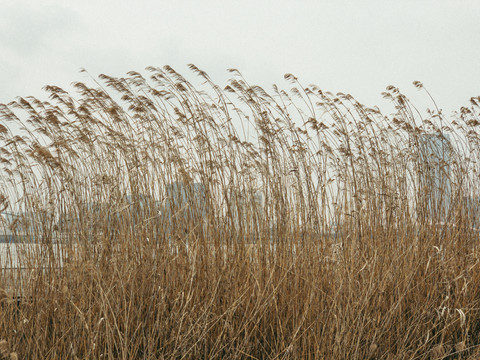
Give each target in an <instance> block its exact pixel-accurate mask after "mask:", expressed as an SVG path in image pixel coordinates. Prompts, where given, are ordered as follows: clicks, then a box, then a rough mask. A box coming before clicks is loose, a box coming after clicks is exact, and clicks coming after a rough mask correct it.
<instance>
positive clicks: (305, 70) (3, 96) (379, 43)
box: [0, 0, 480, 114]
mask: <svg viewBox="0 0 480 360" xmlns="http://www.w3.org/2000/svg"><path fill="white" fill-rule="evenodd" d="M188 63H194V64H196V65H197V66H198V67H200V68H201V69H203V70H205V71H207V73H209V75H210V76H211V77H212V79H213V80H214V81H216V82H217V83H218V84H219V85H226V79H227V78H229V76H230V74H229V73H228V72H227V71H226V69H227V68H238V69H239V70H240V71H241V72H242V74H243V75H244V76H245V77H246V79H247V80H248V81H249V82H250V83H255V84H259V85H261V86H264V87H265V88H266V90H270V89H271V85H272V84H273V83H276V84H278V85H280V87H284V88H288V87H289V84H288V83H287V82H286V81H285V80H284V79H283V74H285V73H287V72H288V73H293V74H295V75H296V76H297V77H299V79H300V81H301V82H302V83H303V84H304V85H308V84H312V83H314V84H317V85H318V86H320V88H322V89H323V90H328V91H332V92H338V91H342V92H344V93H350V94H352V95H353V96H355V97H356V98H357V99H358V100H360V101H361V102H363V103H365V104H366V105H369V106H373V105H379V106H380V108H384V106H385V104H387V102H386V101H385V100H383V99H382V97H381V95H380V93H381V92H382V91H384V89H385V87H386V86H387V85H395V86H398V87H399V88H400V90H401V91H403V92H404V93H406V95H407V96H408V97H410V98H411V99H412V100H413V101H414V102H415V103H416V104H419V106H420V107H421V108H422V107H427V106H429V107H433V106H432V105H431V104H430V103H429V102H428V101H427V99H426V95H425V94H423V93H419V92H417V90H416V89H415V88H414V87H413V85H412V81H414V80H419V81H422V82H423V83H424V85H425V86H426V88H427V89H428V90H429V91H430V92H431V93H432V95H433V97H434V98H435V100H436V101H437V103H438V104H439V106H440V107H441V108H443V109H444V112H446V113H447V114H449V113H451V111H453V110H455V109H458V108H459V107H460V106H464V105H468V100H469V98H470V97H472V96H479V95H480V1H479V0H448V1H447V0H433V1H422V0H401V1H398V0H395V1H390V0H354V1H339V0H329V1H318V0H317V1H301V0H297V1H284V0H275V1H264V0H256V1H250V0H242V1H231V0H223V1H213V0H201V1H200V0H196V1H193V0H192V1H186V0H169V1H162V0H157V1H146V0H141V1H138V0H137V1H128V2H127V1H123V2H122V1H119V0H116V1H110V0H96V1H90V0H88V1H81V0H77V1H74V2H73V1H68V0H62V1H55V0H50V1H44V0H37V1H32V2H26V1H18V0H12V1H10V0H8V1H5V0H0V103H6V102H9V101H11V100H13V99H14V98H15V97H16V96H28V95H35V96H40V97H41V98H43V99H44V98H45V97H46V96H45V95H44V94H43V93H42V91H41V88H42V87H43V86H44V85H46V84H52V85H59V86H61V87H63V88H65V89H66V90H71V88H70V87H69V84H70V83H71V82H73V81H85V80H86V75H85V74H80V73H79V69H80V68H82V67H84V68H86V69H87V70H88V71H89V73H90V74H92V75H98V74H100V73H106V74H108V75H113V76H122V75H124V74H125V73H126V72H127V71H129V70H136V71H139V72H142V73H144V74H146V72H145V71H144V68H145V67H147V66H149V65H152V66H163V65H165V64H169V65H171V66H172V67H173V68H175V69H176V70H177V71H179V72H180V73H182V74H183V75H185V76H187V75H189V70H188V68H187V66H186V65H187V64H188ZM194 76H195V75H193V74H192V75H191V77H190V76H187V77H190V78H191V79H193V78H194ZM387 107H388V106H387Z"/></svg>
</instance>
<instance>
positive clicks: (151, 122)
mask: <svg viewBox="0 0 480 360" xmlns="http://www.w3.org/2000/svg"><path fill="white" fill-rule="evenodd" d="M191 69H192V71H193V72H194V73H196V74H197V75H198V76H199V79H201V81H202V83H201V84H200V85H198V86H194V85H193V84H192V83H191V82H190V81H187V80H186V79H185V78H184V77H183V76H182V75H180V74H178V73H177V72H175V71H174V70H173V69H172V68H170V67H168V66H167V67H165V68H164V69H159V68H149V69H148V71H149V74H150V76H149V78H148V79H146V78H144V77H143V76H142V75H141V74H139V73H136V72H130V73H129V74H128V76H127V77H126V78H120V79H118V78H113V77H109V76H106V75H101V76H100V82H98V83H96V85H95V87H89V86H87V85H85V84H83V83H76V84H75V89H76V91H77V95H76V96H71V95H70V94H68V93H67V92H65V91H64V90H62V89H60V88H58V87H54V86H47V87H46V91H47V92H48V93H49V97H50V100H49V102H46V101H41V100H38V99H35V98H26V99H23V98H19V99H17V100H16V101H14V102H12V103H10V104H7V105H0V144H1V146H0V162H1V163H2V166H3V169H2V176H1V182H0V192H1V193H2V194H1V196H0V206H1V207H2V209H3V211H4V212H11V213H15V214H20V213H23V216H19V217H18V218H16V219H13V220H11V221H9V222H7V221H5V222H4V225H2V226H3V228H4V233H8V234H12V236H13V237H14V238H16V239H17V240H23V241H25V240H28V239H30V241H34V242H36V243H38V244H39V246H37V247H35V248H34V249H36V250H33V251H25V252H22V253H21V254H20V255H18V257H19V258H18V261H19V264H20V266H21V267H22V268H23V269H17V270H14V271H12V270H11V269H10V270H9V269H7V268H8V267H9V265H8V262H5V260H4V259H5V258H2V261H3V262H2V264H1V266H3V267H4V271H3V272H2V277H1V278H0V280H1V286H0V287H1V288H2V290H0V303H1V311H0V339H4V340H2V341H1V342H0V354H1V356H3V358H8V357H10V359H16V358H20V359H23V358H28V359H70V358H71V359H100V358H108V359H116V358H119V359H135V358H142V359H199V358H204V359H220V358H229V359H230V358H232V359H233V358H235V359H243V358H245V359H368V358H372V359H373V358H375V359H440V358H449V359H455V358H465V359H467V358H469V359H475V358H480V348H478V345H479V344H480V331H479V329H480V311H479V310H480V272H479V265H478V264H479V253H478V240H479V232H478V229H477V227H478V222H477V219H478V217H477V214H478V205H479V204H478V201H477V200H474V201H472V200H471V199H475V197H476V196H477V195H478V194H479V191H478V188H479V182H478V173H479V170H480V169H479V165H478V160H479V159H478V158H479V155H480V153H479V151H478V149H479V145H480V143H479V139H480V138H479V132H478V125H479V124H480V120H479V115H480V98H472V99H471V103H470V105H469V106H468V107H464V108H462V109H461V110H460V111H459V112H458V113H456V114H455V116H454V117H453V118H448V117H446V116H445V115H443V114H442V113H441V112H440V111H439V110H438V109H436V110H432V111H429V113H428V117H427V118H422V116H421V115H420V114H419V113H418V112H417V111H416V109H415V108H414V106H413V105H412V104H411V103H410V102H409V101H408V99H407V98H406V97H405V96H404V95H402V94H401V93H400V92H399V91H398V89H396V88H395V87H388V88H387V91H386V92H385V93H384V96H385V97H386V98H388V99H390V100H391V101H392V102H393V103H394V104H395V107H396V113H395V114H393V115H390V116H384V115H383V114H382V113H381V112H380V111H379V110H378V109H377V108H368V107H366V106H364V105H362V104H360V103H358V102H357V101H356V100H355V99H354V98H353V97H352V96H350V95H348V94H347V95H346V94H337V95H334V94H331V93H328V92H323V91H321V90H320V89H319V88H318V87H316V86H313V85H312V86H308V87H303V86H302V85H301V84H300V83H299V81H298V80H297V79H296V78H295V77H294V76H293V75H286V79H287V80H288V81H290V82H291V83H292V89H291V90H290V91H288V92H286V91H284V90H280V89H278V88H277V87H274V89H273V91H272V92H271V93H268V92H266V91H265V90H264V89H262V88H260V87H258V86H252V85H249V84H248V83H247V82H246V81H245V79H243V78H242V77H241V75H240V74H239V73H238V72H237V71H236V70H232V73H233V74H234V77H233V78H232V80H231V81H230V83H229V85H228V86H227V87H226V88H225V89H221V88H219V87H218V86H217V85H215V84H214V83H213V82H212V81H211V80H210V78H209V77H208V75H206V74H205V73H204V72H203V71H201V70H199V69H198V68H196V67H195V66H193V65H192V66H191ZM415 86H417V87H418V88H419V89H423V85H422V84H421V83H418V82H416V83H415ZM428 139H430V140H428ZM431 139H434V140H433V141H437V143H441V144H446V145H442V146H444V147H442V151H444V152H445V154H443V155H438V153H437V155H435V154H432V151H431V148H430V147H429V145H428V144H427V143H428V141H431ZM426 144H427V145H426ZM173 183H177V184H183V190H182V191H183V193H181V191H180V192H176V191H175V190H172V189H174V188H172V186H170V185H169V184H173ZM195 183H196V184H203V185H202V186H203V188H204V190H202V191H199V190H198V188H197V189H196V188H195V186H197V185H194V184H195ZM178 186H179V188H181V186H182V185H178ZM260 193H261V194H262V196H259V195H258V194H260ZM175 198H176V200H175ZM181 198H182V199H183V200H179V199H181ZM9 256H10V255H9ZM9 256H7V257H6V258H7V259H11V256H10V257H9ZM15 279H17V280H18V279H22V285H21V286H12V284H15ZM17 283H18V281H17ZM17 297H18V300H17ZM17 354H18V355H17ZM476 356H477V357H476Z"/></svg>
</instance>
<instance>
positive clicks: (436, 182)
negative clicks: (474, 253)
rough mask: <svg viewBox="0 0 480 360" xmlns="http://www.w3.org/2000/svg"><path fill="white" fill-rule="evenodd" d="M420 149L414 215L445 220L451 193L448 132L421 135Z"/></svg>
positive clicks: (433, 219)
mask: <svg viewBox="0 0 480 360" xmlns="http://www.w3.org/2000/svg"><path fill="white" fill-rule="evenodd" d="M419 150H420V164H419V171H418V184H419V186H418V200H419V202H418V203H417V215H418V216H419V217H421V218H424V219H425V220H426V221H429V222H433V223H439V222H446V221H447V220H448V215H449V211H450V204H451V197H452V185H451V175H450V164H451V145H450V139H449V136H448V135H437V134H424V135H421V136H420V147H419Z"/></svg>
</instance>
